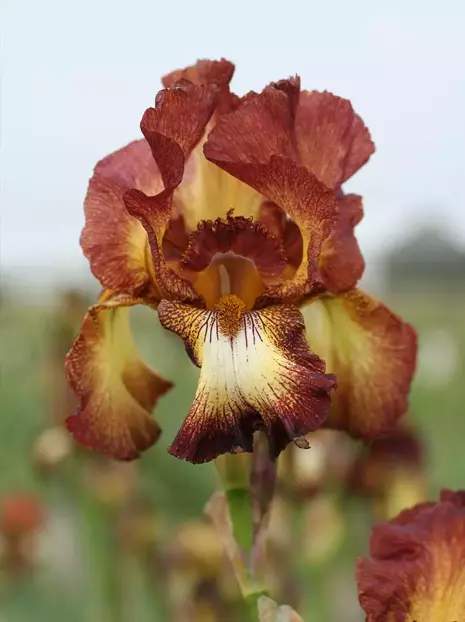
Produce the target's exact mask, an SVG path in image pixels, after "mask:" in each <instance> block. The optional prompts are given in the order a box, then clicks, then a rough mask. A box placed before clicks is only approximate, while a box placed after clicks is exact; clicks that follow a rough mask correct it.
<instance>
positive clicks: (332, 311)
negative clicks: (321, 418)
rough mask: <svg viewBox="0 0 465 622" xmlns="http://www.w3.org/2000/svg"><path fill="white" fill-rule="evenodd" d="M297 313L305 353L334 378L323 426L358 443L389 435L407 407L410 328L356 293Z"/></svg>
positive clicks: (413, 347) (412, 349) (413, 346)
mask: <svg viewBox="0 0 465 622" xmlns="http://www.w3.org/2000/svg"><path fill="white" fill-rule="evenodd" d="M303 313H304V317H305V322H306V326H307V337H308V340H309V344H310V347H311V349H312V350H313V351H314V352H316V353H317V354H318V355H319V356H321V358H322V359H323V360H324V361H326V365H327V369H328V371H329V372H330V373H334V374H336V376H337V379H338V390H337V392H336V393H334V394H333V395H332V398H331V402H332V403H331V411H330V415H329V417H328V420H327V425H328V427H333V428H337V429H343V430H346V431H347V432H349V433H350V434H351V435H352V436H354V437H357V438H362V439H371V438H374V437H375V436H378V435H380V434H383V433H386V432H389V431H390V430H391V429H392V428H393V427H394V425H395V424H396V422H397V421H398V420H399V419H400V417H401V416H402V415H403V414H404V413H405V411H406V409H407V398H408V393H409V389H410V384H411V381H412V377H413V373H414V370H415V362H416V352H417V339H416V334H415V331H414V330H413V328H412V327H411V326H410V325H409V324H407V323H405V322H403V321H402V320H401V319H400V318H399V317H398V316H397V315H395V314H394V313H392V311H390V310H389V309H388V308H387V307H386V306H385V305H383V304H382V303H381V302H379V301H378V300H375V299H374V298H371V297H370V296H368V294H365V293H364V292H361V291H360V290H353V291H350V292H348V293H347V294H343V295H340V296H326V297H322V298H320V299H318V300H315V301H314V302H310V304H309V305H308V306H306V307H305V308H304V309H303Z"/></svg>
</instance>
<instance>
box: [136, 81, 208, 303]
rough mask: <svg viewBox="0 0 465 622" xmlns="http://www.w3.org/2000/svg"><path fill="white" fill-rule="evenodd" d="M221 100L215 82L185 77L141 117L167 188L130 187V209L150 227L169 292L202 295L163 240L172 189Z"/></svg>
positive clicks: (165, 293)
mask: <svg viewBox="0 0 465 622" xmlns="http://www.w3.org/2000/svg"><path fill="white" fill-rule="evenodd" d="M217 100H218V93H217V90H216V88H215V87H206V86H198V85H194V84H192V83H190V82H187V81H181V82H178V83H176V84H175V86H173V88H170V89H164V90H162V91H160V92H159V93H158V95H157V98H156V102H155V103H156V107H155V108H149V109H148V110H147V111H146V112H145V114H144V116H143V118H142V122H141V129H142V132H143V134H144V136H145V138H146V139H147V142H148V143H149V145H150V148H151V150H152V154H153V157H154V159H155V161H156V163H157V165H158V168H159V170H160V174H161V177H162V179H163V182H164V190H162V191H161V192H160V193H158V194H157V195H155V196H150V197H149V196H146V195H145V194H144V193H143V192H140V191H138V190H130V191H128V192H126V194H125V196H124V201H125V205H126V208H127V210H128V211H129V213H130V214H131V215H132V216H135V217H136V218H138V219H139V220H140V222H141V223H142V225H143V226H144V228H145V230H146V231H147V234H148V238H149V243H150V248H151V251H152V258H153V264H154V270H155V274H156V277H157V282H158V284H159V287H160V290H161V292H162V295H163V297H165V298H170V297H173V296H174V297H177V298H181V299H183V300H191V301H192V300H196V299H197V298H198V296H197V294H196V293H195V290H193V288H192V287H191V285H190V284H189V283H188V282H187V281H184V280H183V279H181V278H179V276H177V275H176V274H175V273H174V272H173V271H172V270H170V269H169V267H168V266H167V264H166V261H165V258H164V256H163V252H162V244H163V237H164V235H165V232H166V230H167V227H168V223H169V220H170V217H172V216H175V215H174V214H172V204H173V193H174V191H175V189H176V188H177V187H178V186H179V184H180V183H181V181H182V179H183V174H184V165H185V161H186V159H187V157H188V156H189V154H190V153H191V151H192V150H193V149H194V147H195V146H196V144H197V143H198V142H199V141H200V139H201V138H202V136H203V134H204V132H205V128H206V126H207V123H208V121H209V119H210V117H211V115H212V114H213V111H214V110H215V106H216V104H217Z"/></svg>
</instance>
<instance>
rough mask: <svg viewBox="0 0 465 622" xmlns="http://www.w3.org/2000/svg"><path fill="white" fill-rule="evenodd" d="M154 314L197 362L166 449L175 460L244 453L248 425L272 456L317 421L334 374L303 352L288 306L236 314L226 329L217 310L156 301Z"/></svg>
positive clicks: (300, 326)
mask: <svg viewBox="0 0 465 622" xmlns="http://www.w3.org/2000/svg"><path fill="white" fill-rule="evenodd" d="M158 312H159V315H160V321H161V323H162V325H163V326H164V327H165V328H167V329H168V330H172V331H174V332H176V333H177V334H179V335H180V336H181V337H182V338H183V339H184V341H185V344H186V349H187V351H188V352H189V354H190V356H191V358H192V360H193V361H194V363H195V364H196V365H197V366H199V367H201V372H200V378H199V385H198V389H197V393H196V396H195V400H194V403H193V406H192V408H191V410H190V412H189V414H188V416H187V418H186V421H185V422H184V424H183V426H182V428H181V430H180V432H179V434H178V436H177V437H176V439H175V441H174V443H173V444H172V446H171V447H170V450H169V451H170V453H172V454H173V455H175V456H176V457H178V458H184V459H186V460H189V461H190V462H206V461H209V460H212V459H213V458H215V457H216V456H218V455H220V454H222V453H226V452H240V451H252V435H253V432H254V431H255V430H256V429H264V430H265V432H266V434H267V436H268V439H269V443H270V451H271V453H272V455H273V456H277V455H279V453H280V452H281V450H282V449H283V448H284V447H285V446H286V445H287V443H288V442H289V441H291V440H293V439H295V438H297V437H300V436H302V435H303V434H306V433H307V432H310V431H312V430H315V429H316V428H318V427H319V426H320V425H321V424H322V423H323V422H324V420H325V418H326V414H327V412H328V408H329V391H330V389H331V388H333V387H334V386H335V379H334V377H333V376H328V375H326V374H324V363H323V361H321V360H320V359H319V358H318V357H317V356H315V355H314V354H312V353H311V352H310V351H309V350H308V347H307V345H306V341H305V335H304V323H303V319H302V316H301V314H300V312H299V311H298V310H297V309H296V308H294V307H291V306H284V305H282V306H272V307H268V308H266V309H263V310H261V311H251V312H244V313H243V315H242V318H241V320H242V321H241V322H240V323H239V324H237V325H236V328H235V332H233V333H231V332H230V333H229V334H225V331H224V328H223V329H222V327H224V323H222V321H221V320H222V318H221V316H220V313H219V312H217V311H204V310H200V309H195V308H193V307H192V306H190V305H185V304H181V303H173V302H168V301H162V303H161V304H160V306H159V308H158Z"/></svg>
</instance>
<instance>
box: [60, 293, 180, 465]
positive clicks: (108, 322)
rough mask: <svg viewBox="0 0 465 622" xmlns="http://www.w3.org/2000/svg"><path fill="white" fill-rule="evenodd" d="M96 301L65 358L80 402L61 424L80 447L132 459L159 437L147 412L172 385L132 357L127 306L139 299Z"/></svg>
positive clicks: (132, 347) (134, 354)
mask: <svg viewBox="0 0 465 622" xmlns="http://www.w3.org/2000/svg"><path fill="white" fill-rule="evenodd" d="M101 300H102V301H101V302H99V303H98V304H96V305H94V306H93V307H90V309H89V311H88V314H87V315H86V317H85V318H84V322H83V325H82V328H81V332H80V334H79V335H78V337H77V338H76V340H75V342H74V344H73V346H72V348H71V350H70V351H69V353H68V355H67V357H66V370H67V373H68V378H69V382H70V384H71V386H72V388H73V390H74V391H75V392H76V394H77V395H78V396H79V397H80V400H81V404H80V407H79V409H78V411H77V412H76V413H75V414H74V415H71V416H70V417H68V419H67V420H66V426H67V428H68V430H69V431H70V432H71V433H72V434H73V436H74V438H75V439H76V440H77V441H78V442H79V443H80V444H82V445H84V446H85V447H88V448H89V449H94V450H97V451H99V452H101V453H103V454H106V455H109V456H111V457H113V458H116V459H118V460H132V459H134V458H137V457H138V456H139V454H140V452H142V451H144V450H145V449H147V448H148V447H150V446H151V445H153V443H155V441H156V440H157V439H158V437H159V435H160V427H159V425H158V423H157V422H156V421H155V420H154V419H153V418H152V416H151V414H150V413H151V410H152V408H153V407H154V406H155V404H156V402H157V400H158V398H159V397H160V396H162V395H163V394H164V393H166V392H167V391H168V389H170V388H171V386H172V384H171V382H169V381H167V380H165V379H164V378H162V377H161V376H159V375H158V374H156V373H155V372H154V371H153V370H152V369H150V368H149V367H148V366H147V365H146V364H145V363H144V362H143V361H142V360H141V359H140V357H139V355H138V353H137V350H136V346H135V344H134V341H133V338H132V335H131V330H130V326H129V309H128V307H130V306H132V305H134V304H138V303H140V302H142V301H141V300H140V299H136V298H130V297H126V296H117V297H114V298H107V297H106V296H103V297H102V298H101Z"/></svg>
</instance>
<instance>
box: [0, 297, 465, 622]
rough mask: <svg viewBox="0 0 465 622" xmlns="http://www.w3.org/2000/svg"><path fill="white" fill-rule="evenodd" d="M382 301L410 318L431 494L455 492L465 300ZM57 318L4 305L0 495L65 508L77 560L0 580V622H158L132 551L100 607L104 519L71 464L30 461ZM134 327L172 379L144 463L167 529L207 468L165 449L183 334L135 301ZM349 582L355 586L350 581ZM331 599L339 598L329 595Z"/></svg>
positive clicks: (182, 365)
mask: <svg viewBox="0 0 465 622" xmlns="http://www.w3.org/2000/svg"><path fill="white" fill-rule="evenodd" d="M390 304H391V306H392V307H393V308H395V309H396V310H397V311H398V312H399V313H401V314H402V315H403V317H404V318H405V319H407V320H409V321H410V322H411V323H412V324H414V326H415V327H416V328H417V330H418V333H419V337H420V344H421V357H422V362H421V365H420V373H419V375H418V377H417V379H416V381H415V384H414V387H413V391H412V395H411V409H410V412H409V415H408V416H409V417H410V419H411V420H412V421H413V422H414V423H415V424H416V425H417V426H418V428H419V430H420V432H421V434H422V436H423V438H424V441H425V444H426V451H427V456H428V460H427V465H428V473H427V475H428V480H429V483H430V491H431V496H432V497H433V498H434V497H436V496H437V493H438V491H439V489H440V488H441V487H449V488H460V487H462V488H463V487H464V482H465V457H464V453H463V443H464V440H465V410H464V404H465V376H464V367H465V297H460V296H456V297H455V298H448V299H447V300H446V299H434V298H433V297H431V298H430V297H426V296H423V297H418V296H417V297H409V296H402V297H397V298H395V299H393V300H391V301H390ZM53 322H54V316H53V313H52V312H51V310H49V309H47V308H40V307H28V306H20V305H15V304H13V303H9V302H8V301H5V300H3V301H2V306H1V310H0V342H1V344H2V345H1V353H0V355H1V374H2V378H1V404H0V409H1V418H0V430H1V432H0V497H1V496H2V495H5V494H8V493H11V492H15V491H33V492H36V493H37V494H39V495H41V496H42V497H43V498H44V500H45V501H46V503H47V504H48V505H49V506H50V507H52V508H56V509H57V510H59V511H60V512H62V513H63V514H64V516H65V517H67V518H69V519H70V522H71V523H72V524H73V525H74V528H75V529H76V533H77V537H76V541H75V542H74V544H73V546H72V547H71V548H72V551H71V552H70V553H69V555H68V553H66V550H67V549H66V546H65V545H63V546H64V548H63V555H64V556H65V557H66V556H67V555H68V556H69V557H72V558H74V557H76V558H77V560H78V561H77V562H76V568H75V569H73V568H71V571H70V572H68V571H66V572H65V571H63V572H61V571H60V572H58V573H57V572H56V571H54V572H48V571H47V570H46V568H45V567H44V568H42V567H41V571H40V572H37V573H35V575H34V576H33V577H32V578H31V577H29V578H25V579H21V580H19V581H17V582H13V583H11V582H5V581H4V582H3V583H4V584H3V585H0V622H30V621H31V620H33V621H34V622H74V621H75V622H125V621H126V620H137V621H138V622H146V621H147V622H148V621H149V620H150V621H152V622H154V621H157V620H164V621H165V622H166V620H168V618H167V617H166V612H164V611H163V608H162V606H161V604H160V605H158V604H157V603H158V601H159V600H160V602H161V599H158V598H157V596H156V591H157V587H156V581H154V582H153V584H150V586H148V585H147V581H146V578H145V577H144V574H143V573H142V571H141V568H140V565H139V562H138V561H137V560H135V559H131V558H129V559H128V560H126V561H125V562H124V563H125V564H127V567H125V569H124V576H125V577H127V579H126V580H125V582H124V588H125V589H124V603H123V604H121V607H119V613H118V612H116V613H115V608H114V607H113V608H112V607H110V611H108V606H107V605H108V603H107V599H108V594H109V593H114V594H116V596H117V597H118V598H120V597H121V594H118V593H117V591H118V590H116V592H115V587H114V586H110V587H109V586H108V580H107V576H106V573H107V571H108V570H109V569H110V570H111V564H112V563H114V561H113V558H112V557H111V550H112V546H113V543H112V542H111V539H110V536H109V534H108V533H106V532H105V520H103V519H102V516H101V515H100V514H99V512H98V511H96V510H95V507H93V506H92V503H90V504H89V503H88V502H87V501H86V500H85V499H83V498H82V497H81V496H80V492H79V490H78V488H77V487H76V486H74V485H73V481H74V480H73V477H74V476H73V473H72V470H73V468H74V465H73V464H70V465H69V466H68V467H67V469H68V471H67V472H66V473H65V472H64V473H62V474H59V475H53V476H44V475H42V474H40V473H38V472H37V470H36V469H35V468H34V464H33V461H32V448H33V446H34V442H35V440H36V438H37V437H38V435H39V434H40V433H41V432H42V431H43V430H44V429H45V428H46V427H48V426H49V425H50V423H51V416H50V413H49V412H48V409H49V408H50V400H49V399H47V397H48V396H47V395H46V394H45V391H44V385H43V381H42V377H43V374H42V370H43V367H44V365H46V361H47V356H48V354H49V349H50V335H51V334H52V331H53V328H54V326H53ZM133 324H134V328H135V332H136V339H137V342H138V345H139V347H140V350H141V353H142V355H143V357H144V358H145V359H146V360H147V362H149V363H150V364H152V365H153V366H154V367H155V368H156V369H157V370H159V371H160V372H161V373H163V374H164V375H166V377H168V378H170V379H171V380H173V381H174V382H175V383H176V385H177V386H176V388H175V390H173V391H171V392H170V393H169V394H167V395H166V396H165V397H164V398H163V399H162V400H161V402H160V405H159V407H158V409H157V418H158V420H159V421H160V423H161V425H162V427H163V435H162V438H161V441H160V442H159V443H158V444H157V445H156V446H155V447H154V448H153V449H152V450H151V451H149V452H147V453H146V454H145V455H144V456H143V457H142V459H141V461H140V471H141V473H140V482H141V483H140V486H141V487H142V489H143V494H144V496H145V498H146V499H147V502H148V503H150V504H152V506H153V507H155V508H156V509H157V511H158V512H159V514H160V516H161V517H162V519H163V521H164V522H165V523H168V524H169V526H172V525H174V524H176V523H180V522H183V521H185V520H187V519H189V518H195V517H199V516H200V515H201V513H202V510H203V507H204V505H205V503H206V501H207V500H208V498H209V497H210V495H211V493H212V491H213V490H214V487H215V471H214V467H213V466H212V465H202V466H196V467H194V466H192V465H190V464H188V463H185V462H181V461H178V460H176V459H175V458H172V457H171V456H169V455H168V454H167V452H166V451H165V449H166V447H167V445H168V444H169V443H170V441H171V440H172V439H173V437H174V434H175V432H176V431H177V429H178V428H179V425H180V423H181V421H182V420H183V418H184V416H185V414H186V413H187V411H188V409H189V406H190V404H191V401H192V398H193V395H194V392H195V387H196V382H197V376H198V370H196V369H195V368H194V367H193V365H192V364H191V363H190V361H189V360H188V359H187V357H186V356H185V353H184V349H183V346H182V344H181V343H180V340H178V339H177V338H176V337H175V336H173V335H171V334H168V333H167V332H165V331H163V330H162V329H161V328H160V326H159V325H158V321H157V318H156V314H155V313H153V312H150V311H148V310H146V309H141V310H138V309H137V310H136V311H135V312H134V323H133ZM423 346H425V348H423ZM446 372H447V373H446ZM68 522H69V521H68ZM160 529H161V531H160V533H161V534H162V537H165V535H163V534H166V533H169V530H168V531H166V530H165V529H166V528H165V527H163V528H160ZM65 539H66V538H65ZM357 542H359V540H357ZM58 546H59V545H58ZM363 552H364V551H361V550H355V549H354V548H353V547H352V548H350V547H349V548H347V549H346V550H345V551H344V555H345V557H344V564H345V566H346V567H350V566H351V565H353V563H354V558H355V556H356V554H357V553H363ZM82 560H84V561H82ZM60 563H61V562H60ZM64 567H67V564H66V563H65V564H64ZM110 574H112V573H111V572H110ZM310 575H312V573H310ZM306 576H307V575H306ZM312 576H313V575H312ZM302 580H304V579H302ZM315 581H318V578H316V579H315ZM312 587H314V586H312ZM349 588H350V589H353V590H354V589H355V584H353V585H351V586H349ZM309 589H312V588H309ZM112 590H113V592H112ZM332 598H333V599H334V600H337V599H336V598H335V597H334V595H333V596H332ZM315 600H318V599H315ZM116 609H118V608H116ZM302 614H303V616H304V618H305V619H306V620H308V622H311V621H312V620H318V622H326V618H324V617H320V618H317V617H316V614H317V612H316V610H315V608H314V609H313V610H312V611H311V612H308V616H307V617H305V615H306V612H302ZM310 615H312V616H315V617H310ZM321 615H322V614H321ZM115 616H119V617H118V618H115ZM360 619H361V617H360ZM327 622H331V620H330V619H328V620H327Z"/></svg>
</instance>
